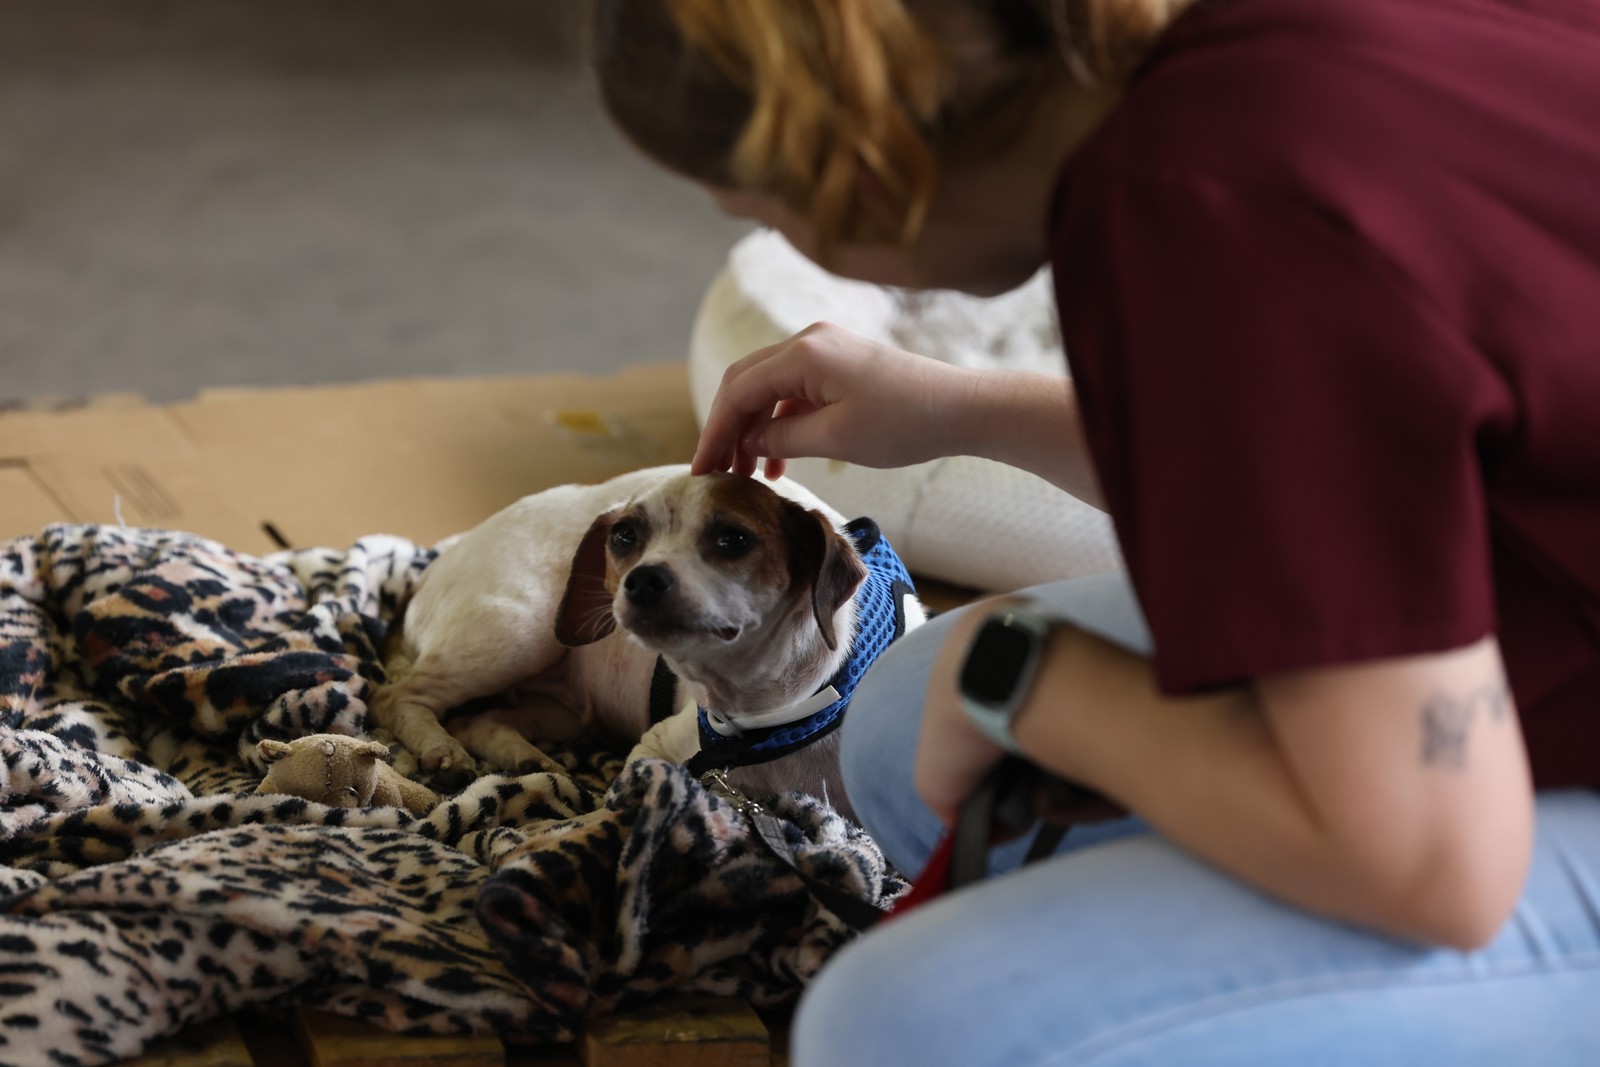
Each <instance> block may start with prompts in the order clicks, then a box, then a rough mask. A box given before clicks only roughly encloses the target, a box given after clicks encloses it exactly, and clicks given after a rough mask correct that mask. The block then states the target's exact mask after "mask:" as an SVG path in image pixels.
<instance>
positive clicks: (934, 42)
mask: <svg viewBox="0 0 1600 1067" xmlns="http://www.w3.org/2000/svg"><path fill="white" fill-rule="evenodd" d="M1172 6H1173V3H1172V0H600V3H599V5H598V8H597V20H596V29H597V33H596V53H595V54H596V69H597V71H598V73H599V76H600V85H601V91H602V96H603V98H604V99H605V101H606V104H607V107H608V109H609V111H610V112H611V115H612V117H613V118H614V119H615V120H616V122H617V123H618V125H619V126H620V127H621V128H622V129H623V131H624V132H625V133H627V134H628V135H629V136H630V137H632V138H633V140H634V141H635V142H636V143H638V144H639V146H640V147H641V148H643V149H644V150H645V151H646V152H647V153H648V154H650V155H653V156H655V157H656V158H657V159H658V160H660V161H661V162H663V163H665V164H666V165H667V166H669V167H672V168H674V169H676V170H679V171H681V172H683V173H685V174H686V175H688V176H689V177H691V178H694V179H696V180H699V181H703V182H706V183H708V184H711V185H716V186H722V187H728V188H738V189H745V190H751V191H755V192H758V193H762V194H766V195H770V196H773V197H775V198H776V199H777V200H778V201H780V202H781V203H783V204H784V205H785V206H787V207H788V208H790V209H791V210H793V211H795V212H797V213H798V214H799V215H800V216H801V217H802V218H804V219H806V220H807V221H808V222H810V224H811V225H812V226H813V228H814V229H815V231H816V234H817V238H818V243H819V245H820V246H821V248H822V250H823V251H824V253H826V252H827V250H829V249H830V248H832V247H834V246H835V245H836V244H837V243H838V242H840V241H854V242H859V241H866V242H882V241H900V242H909V241H910V240H912V239H913V238H914V237H915V236H916V234H917V233H918V231H919V230H920V229H921V226H922V224H923V221H924V219H925V218H926V215H927V212H928V208H929V205H930V204H931V203H932V201H933V198H934V194H935V191H936V188H937V183H938V172H939V164H940V162H941V158H942V157H941V155H940V153H941V152H942V151H947V150H949V148H950V146H951V145H952V144H954V143H956V142H958V141H960V140H961V137H962V134H963V133H964V132H965V131H966V129H967V128H969V127H975V126H979V125H981V124H983V123H985V122H987V121H989V120H991V119H992V118H993V116H994V109H993V107H991V106H990V105H992V104H994V103H995V102H996V101H998V100H1013V101H1014V100H1016V99H1018V98H1022V99H1023V100H1024V101H1026V100H1031V98H1032V95H1033V91H1034V90H1035V89H1036V87H1037V86H1038V85H1040V84H1042V83H1043V78H1042V75H1043V73H1044V72H1045V71H1047V70H1049V69H1056V70H1059V69H1062V68H1063V67H1064V68H1065V70H1066V71H1067V72H1068V74H1069V75H1070V76H1072V77H1075V78H1076V79H1077V80H1078V81H1080V82H1082V83H1085V84H1092V83H1104V82H1112V83H1114V82H1117V81H1119V80H1121V79H1124V78H1126V77H1127V76H1128V75H1129V73H1131V71H1132V70H1133V68H1134V67H1135V66H1137V64H1138V62H1139V61H1140V60H1141V59H1142V58H1143V56H1144V55H1145V54H1146V52H1147V51H1148V49H1149V47H1150V45H1151V44H1152V43H1153V41H1154V40H1155V38H1156V36H1157V35H1158V34H1159V33H1160V32H1161V30H1162V29H1163V28H1164V27H1165V26H1166V24H1167V23H1168V22H1169V21H1170V18H1171V8H1172ZM951 15H958V16H959V15H965V16H969V19H968V22H967V23H966V25H967V26H971V25H972V20H971V18H970V17H971V16H976V17H977V19H978V20H979V24H980V25H981V26H982V27H983V29H984V30H985V31H986V32H984V33H982V34H979V35H978V36H979V37H980V38H981V40H980V41H979V42H978V44H977V45H975V44H974V40H973V39H972V38H970V37H966V36H965V35H962V36H963V37H964V38H965V39H954V38H955V37H957V34H955V33H952V32H951V31H950V29H949V26H950V25H952V24H951V23H950V22H949V21H948V20H949V17H950V16H951ZM941 18H942V19H944V21H941ZM983 51H987V52H988V53H989V54H987V55H983V56H982V57H981V60H982V61H981V62H975V61H974V54H975V52H983ZM980 66H981V67H983V69H985V70H986V71H987V74H986V75H985V77H983V78H982V79H975V78H973V77H970V76H969V72H970V71H971V70H974V69H977V68H978V67H980ZM997 67H998V69H999V70H1001V72H1002V73H1001V75H1000V76H998V77H997V76H995V74H994V71H995V70H996V68H997ZM863 179H866V180H868V181H870V182H871V184H872V186H873V189H874V194H875V197H874V200H875V205H874V208H873V209H872V210H868V209H867V206H866V205H865V203H864V202H863V197H862V195H861V192H862V184H863Z"/></svg>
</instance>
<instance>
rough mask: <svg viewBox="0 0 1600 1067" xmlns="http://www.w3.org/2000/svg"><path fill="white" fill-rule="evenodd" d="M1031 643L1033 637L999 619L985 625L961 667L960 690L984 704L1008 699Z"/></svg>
mask: <svg viewBox="0 0 1600 1067" xmlns="http://www.w3.org/2000/svg"><path fill="white" fill-rule="evenodd" d="M1033 642H1034V636H1033V634H1031V633H1029V632H1027V631H1026V630H1021V629H1017V628H1014V627H1011V626H1007V625H1006V624H1005V623H1004V622H1003V621H1001V620H999V619H990V620H989V621H988V622H986V623H984V624H983V629H981V630H979V631H978V636H977V639H976V640H974V641H973V642H972V650H971V651H970V652H969V653H968V654H967V661H966V663H965V664H964V665H963V666H962V668H961V682H960V684H961V691H962V692H963V693H965V694H966V695H967V696H969V697H971V698H972V699H973V700H978V701H982V702H983V703H985V704H1004V703H1005V702H1006V701H1008V700H1010V699H1011V694H1012V693H1013V692H1014V691H1015V690H1016V687H1017V679H1018V677H1019V676H1020V675H1021V674H1022V668H1023V667H1025V666H1026V665H1027V663H1028V656H1029V655H1030V653H1031V652H1032V649H1033Z"/></svg>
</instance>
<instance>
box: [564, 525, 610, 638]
mask: <svg viewBox="0 0 1600 1067" xmlns="http://www.w3.org/2000/svg"><path fill="white" fill-rule="evenodd" d="M617 514H618V512H616V511H608V512H606V513H605V514H604V515H601V516H600V517H599V518H597V519H595V520H594V522H592V523H590V524H589V531H588V532H587V533H585V534H584V535H583V540H582V541H580V542H579V543H578V551H577V552H575V553H574V554H573V556H572V573H571V574H569V575H568V576H567V591H566V593H565V594H564V595H563V596H562V598H561V607H560V609H559V610H557V612H556V640H557V641H560V642H561V643H562V644H563V645H566V646H567V647H568V648H576V647H577V646H579V645H587V644H591V643H593V642H595V641H598V640H600V639H601V638H602V637H604V636H606V635H607V634H609V633H610V632H611V631H612V630H615V629H616V628H617V619H616V616H614V615H612V614H611V590H610V589H607V588H606V538H608V537H610V536H611V524H612V523H613V522H615V521H616V519H617Z"/></svg>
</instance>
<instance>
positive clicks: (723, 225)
mask: <svg viewBox="0 0 1600 1067" xmlns="http://www.w3.org/2000/svg"><path fill="white" fill-rule="evenodd" d="M586 16H587V4H586V3H585V2H583V0H4V2H3V3H0V400H19V399H29V398H38V397H42V396H49V395H84V394H95V393H103V392H120V391H136V392H140V393H143V394H144V395H146V396H147V397H149V398H151V399H155V400H165V399H174V398H179V397H184V396H188V395H190V394H192V393H194V392H195V391H196V390H197V389H199V388H201V387H203V386H208V385H241V384H251V385H282V384H298V383H312V382H324V381H353V380H358V379H364V378H375V377H388V376H395V375H413V374H423V375H471V374H483V373H505V372H512V373H516V372H540V371H555V370H567V369H572V370H585V371H591V372H596V373H600V372H605V371H609V370H612V369H615V368H617V367H620V366H622V365H624V364H626V363H631V362H655V361H661V360H671V359H678V358H681V357H682V356H683V354H684V351H685V345H686V341H687V337H688V332H689V327H690V323H691V321H692V319H693V315H694V311H695V306H696V304H697V302H698V300H699V297H700V294H701V292H702V291H703V290H704V288H705V286H706V284H707V282H708V281H709V280H710V278H711V277H712V275H713V274H714V272H715V271H716V269H717V267H718V266H719V265H720V263H721V261H722V258H723V255H724V254H725V252H726V250H727V248H728V246H729V245H730V244H731V243H732V242H733V240H734V239H735V238H737V236H738V235H739V234H740V233H742V232H744V231H745V229H746V227H745V225H744V224H742V223H738V222H735V221H733V220H729V219H726V218H723V217H721V216H720V215H718V214H717V213H716V211H715V210H714V209H713V208H712V206H711V205H710V203H709V202H708V201H707V200H706V198H705V196H704V195H703V194H702V193H701V192H700V191H699V190H698V189H695V188H694V187H692V186H690V185H688V184H686V183H684V182H682V181H680V180H678V179H676V178H673V177H671V176H669V175H666V174H665V173H663V172H660V171H657V170H656V169H655V168H654V167H652V166H651V165H650V164H649V163H647V162H646V161H644V160H642V159H641V158H639V157H638V156H637V155H636V154H635V153H634V152H633V150H632V149H631V148H629V147H628V146H627V145H626V143H625V142H623V141H622V139H621V138H620V137H619V136H618V135H617V134H616V133H615V132H614V131H613V130H612V129H611V128H610V127H609V126H608V125H607V123H606V120H605V118H604V116H603V114H602V112H601V110H600V107H599V105H598V102H597V100H596V96H595V92H594V89H593V86H592V84H591V81H590V77H589V75H588V72H587V69H586V67H585V62H584V57H583V41H584V38H585V35H586V29H585V22H586Z"/></svg>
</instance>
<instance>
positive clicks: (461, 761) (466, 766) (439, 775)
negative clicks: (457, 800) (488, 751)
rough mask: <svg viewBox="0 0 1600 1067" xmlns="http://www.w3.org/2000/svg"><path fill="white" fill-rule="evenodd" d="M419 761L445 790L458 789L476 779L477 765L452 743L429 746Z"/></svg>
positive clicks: (465, 751)
mask: <svg viewBox="0 0 1600 1067" xmlns="http://www.w3.org/2000/svg"><path fill="white" fill-rule="evenodd" d="M421 759H422V766H423V768H424V769H426V770H427V771H428V773H429V774H431V775H432V776H433V777H434V779H435V780H436V781H437V782H438V783H439V784H440V785H442V786H444V787H446V788H447V789H460V788H461V787H462V786H465V785H467V784H469V783H470V782H471V781H472V780H473V779H474V778H476V777H478V764H477V763H476V762H475V761H474V760H473V758H472V757H471V756H469V755H467V750H466V749H464V748H462V747H461V746H460V745H458V744H456V743H454V742H453V741H452V742H449V743H444V742H441V743H439V744H435V745H429V746H428V747H427V748H426V749H425V750H423V752H422V756H421Z"/></svg>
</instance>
